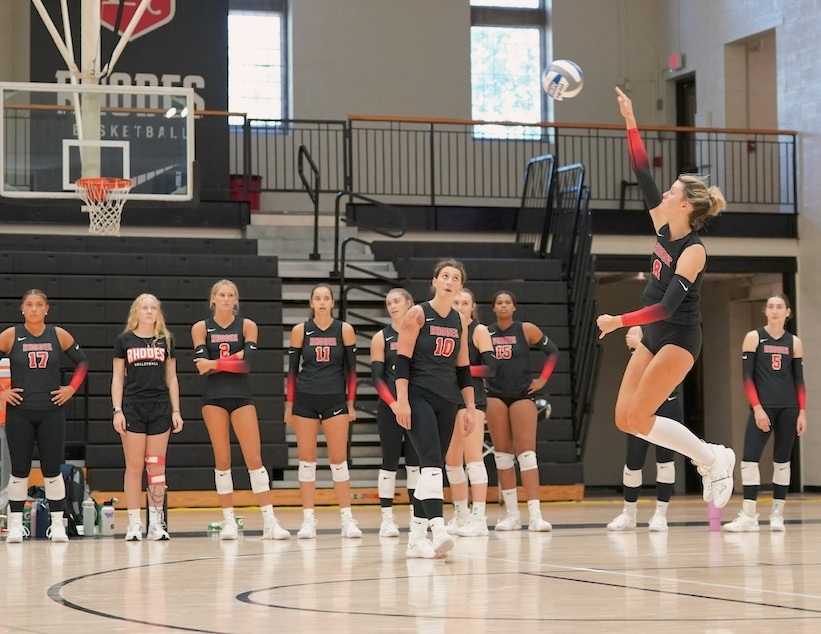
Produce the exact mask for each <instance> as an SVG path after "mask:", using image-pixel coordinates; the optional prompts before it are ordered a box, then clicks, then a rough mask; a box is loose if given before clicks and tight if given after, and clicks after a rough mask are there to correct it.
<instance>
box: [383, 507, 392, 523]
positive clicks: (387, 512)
mask: <svg viewBox="0 0 821 634" xmlns="http://www.w3.org/2000/svg"><path fill="white" fill-rule="evenodd" d="M392 517H393V509H392V508H391V507H390V506H383V507H382V519H383V520H387V519H391V518H392Z"/></svg>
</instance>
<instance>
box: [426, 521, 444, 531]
mask: <svg viewBox="0 0 821 634" xmlns="http://www.w3.org/2000/svg"><path fill="white" fill-rule="evenodd" d="M428 521H429V523H430V529H431V530H432V531H433V532H434V533H435V532H437V531H443V530H445V518H444V517H434V518H433V519H432V520H428Z"/></svg>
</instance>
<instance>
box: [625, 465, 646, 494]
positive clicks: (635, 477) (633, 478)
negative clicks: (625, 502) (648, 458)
mask: <svg viewBox="0 0 821 634" xmlns="http://www.w3.org/2000/svg"><path fill="white" fill-rule="evenodd" d="M621 482H622V484H623V485H624V486H626V487H627V488H629V489H636V488H638V487H640V486H641V469H628V468H627V465H624V473H623V474H622V476H621Z"/></svg>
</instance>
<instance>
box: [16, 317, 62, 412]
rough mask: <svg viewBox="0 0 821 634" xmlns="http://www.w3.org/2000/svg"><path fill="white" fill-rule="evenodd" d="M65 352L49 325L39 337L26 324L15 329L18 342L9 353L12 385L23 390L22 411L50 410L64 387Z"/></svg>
mask: <svg viewBox="0 0 821 634" xmlns="http://www.w3.org/2000/svg"><path fill="white" fill-rule="evenodd" d="M62 356H63V350H62V348H61V347H60V340H59V339H58V338H57V331H56V330H55V328H54V326H49V325H47V326H46V329H45V330H44V331H43V334H41V335H40V336H39V337H35V336H34V335H33V334H31V333H30V332H29V331H28V330H26V327H25V326H24V325H20V326H15V327H14V343H13V344H12V346H11V351H10V352H9V363H10V364H11V386H12V387H19V388H23V393H22V394H21V396H22V397H23V402H22V403H20V405H18V406H17V407H19V408H20V409H50V408H52V407H58V406H57V405H55V404H54V403H52V402H51V399H52V398H53V395H52V394H51V393H52V392H53V391H54V390H56V389H58V388H59V387H60V364H61V362H62Z"/></svg>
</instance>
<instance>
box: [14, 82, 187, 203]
mask: <svg viewBox="0 0 821 634" xmlns="http://www.w3.org/2000/svg"><path fill="white" fill-rule="evenodd" d="M0 104H2V108H0V115H2V125H0V178H2V181H0V196H5V197H9V198H37V199H70V198H77V186H76V181H77V179H78V178H89V177H99V176H106V177H112V178H125V179H130V180H131V181H132V183H133V187H132V189H131V193H130V194H129V196H128V198H129V199H130V200H143V201H170V202H173V201H180V202H181V201H186V200H191V199H192V198H193V194H194V170H193V163H194V91H193V89H191V88H182V87H159V86H120V85H111V86H109V85H95V84H68V83H66V84H43V83H2V82H0Z"/></svg>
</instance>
